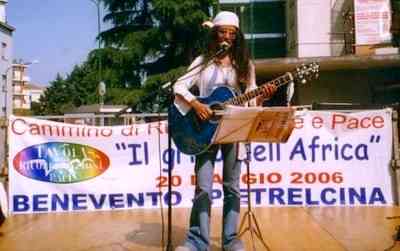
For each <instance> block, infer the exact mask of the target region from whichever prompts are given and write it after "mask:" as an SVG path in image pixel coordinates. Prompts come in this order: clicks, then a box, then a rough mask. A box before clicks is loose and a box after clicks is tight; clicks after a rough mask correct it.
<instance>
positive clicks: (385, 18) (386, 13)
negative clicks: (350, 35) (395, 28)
mask: <svg viewBox="0 0 400 251" xmlns="http://www.w3.org/2000/svg"><path fill="white" fill-rule="evenodd" d="M391 17H392V14H391V12H390V0H354V26H355V32H356V34H355V35H356V44H357V45H367V44H379V43H387V42H390V41H391V39H392V35H391V33H390V25H391V22H392V21H391Z"/></svg>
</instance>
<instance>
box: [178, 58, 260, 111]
mask: <svg viewBox="0 0 400 251" xmlns="http://www.w3.org/2000/svg"><path fill="white" fill-rule="evenodd" d="M203 61H204V57H203V56H199V57H197V58H196V59H195V60H194V61H193V63H192V64H191V65H190V66H189V72H188V73H187V74H185V75H183V76H182V77H180V78H179V79H178V81H177V82H176V83H175V85H174V93H176V94H179V95H181V96H182V97H183V98H184V99H185V100H186V101H187V102H189V103H190V102H191V101H193V100H194V99H196V97H195V96H194V95H193V94H192V93H191V92H190V91H189V89H190V88H192V87H193V86H194V85H196V86H197V87H198V88H199V91H200V96H201V97H206V96H208V95H210V94H211V92H212V91H213V90H214V88H215V87H217V86H220V85H228V86H231V87H233V88H234V89H236V90H239V89H240V88H239V86H238V83H239V81H237V76H236V71H235V69H234V68H233V66H222V65H218V64H216V63H215V62H213V61H211V62H209V63H208V64H207V66H206V67H204V66H200V67H197V68H196V69H194V70H193V71H190V69H193V68H194V67H196V66H197V65H199V64H201V63H202V62H203ZM255 88H257V85H256V79H255V70H254V65H253V64H250V72H249V81H248V85H247V87H246V90H245V91H246V92H247V91H249V90H253V89H255ZM174 103H175V105H176V107H177V108H178V110H179V111H180V112H181V113H182V114H183V115H185V114H186V113H187V112H188V111H189V110H190V106H189V105H188V104H187V103H186V102H184V101H182V100H181V99H178V98H175V101H174ZM249 105H250V106H255V105H256V101H255V99H253V100H251V101H249Z"/></svg>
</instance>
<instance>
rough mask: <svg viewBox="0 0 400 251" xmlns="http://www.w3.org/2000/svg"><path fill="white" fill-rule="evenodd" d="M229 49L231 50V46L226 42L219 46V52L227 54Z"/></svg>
mask: <svg viewBox="0 0 400 251" xmlns="http://www.w3.org/2000/svg"><path fill="white" fill-rule="evenodd" d="M230 48H231V45H230V44H229V43H228V42H225V41H224V42H222V43H220V44H219V51H222V52H227V51H228V50H230ZM219 51H218V52H219Z"/></svg>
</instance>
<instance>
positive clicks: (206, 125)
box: [168, 86, 236, 155]
mask: <svg viewBox="0 0 400 251" xmlns="http://www.w3.org/2000/svg"><path fill="white" fill-rule="evenodd" d="M234 96H236V95H235V92H234V91H233V89H231V88H230V87H228V86H219V87H217V88H215V89H214V90H213V92H212V93H211V94H210V95H209V96H208V97H198V98H197V99H198V100H199V101H200V102H201V103H203V104H207V105H208V106H210V107H211V109H213V110H215V109H221V108H223V106H222V103H223V102H225V101H227V100H229V99H231V98H233V97H234ZM168 126H169V127H170V133H171V137H172V139H173V140H174V143H175V145H176V147H177V148H178V149H179V150H180V151H181V152H183V153H186V154H189V155H197V154H200V153H202V152H204V151H206V150H207V149H208V148H209V147H210V146H211V143H212V138H213V136H214V133H215V130H216V129H217V126H218V119H215V118H214V117H213V118H211V119H210V120H207V121H202V120H200V119H199V118H198V117H197V114H196V112H195V111H194V109H190V111H189V112H188V113H187V114H186V115H182V114H181V113H180V112H179V110H178V109H177V108H176V107H175V105H172V106H171V107H170V109H169V112H168Z"/></svg>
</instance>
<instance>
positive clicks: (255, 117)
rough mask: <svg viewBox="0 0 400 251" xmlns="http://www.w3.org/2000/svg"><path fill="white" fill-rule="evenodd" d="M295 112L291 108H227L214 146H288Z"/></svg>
mask: <svg viewBox="0 0 400 251" xmlns="http://www.w3.org/2000/svg"><path fill="white" fill-rule="evenodd" d="M294 111H295V110H294V109H293V108H290V107H242V106H227V108H226V111H225V113H224V115H223V116H222V118H221V120H220V123H219V124H218V127H217V130H216V132H215V134H214V138H213V143H214V144H227V143H234V142H271V143H278V142H281V143H284V142H287V140H288V139H289V137H290V135H291V133H292V131H293V129H294Z"/></svg>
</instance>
